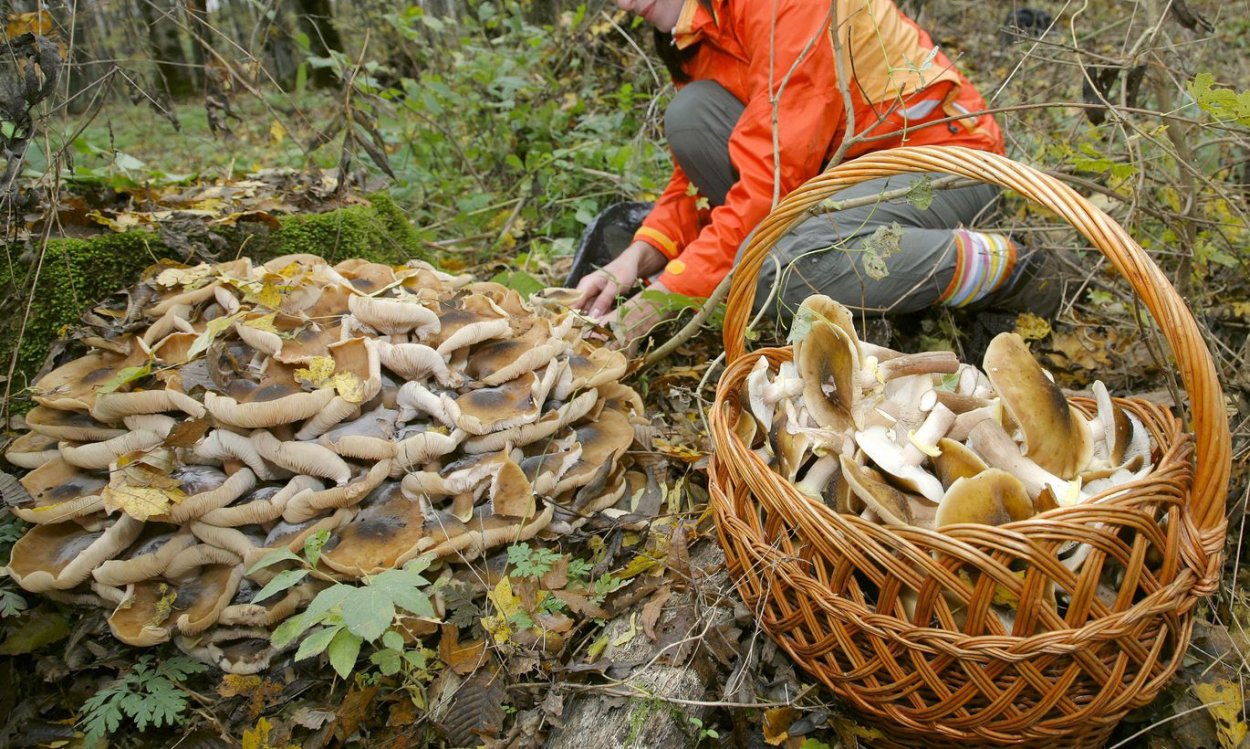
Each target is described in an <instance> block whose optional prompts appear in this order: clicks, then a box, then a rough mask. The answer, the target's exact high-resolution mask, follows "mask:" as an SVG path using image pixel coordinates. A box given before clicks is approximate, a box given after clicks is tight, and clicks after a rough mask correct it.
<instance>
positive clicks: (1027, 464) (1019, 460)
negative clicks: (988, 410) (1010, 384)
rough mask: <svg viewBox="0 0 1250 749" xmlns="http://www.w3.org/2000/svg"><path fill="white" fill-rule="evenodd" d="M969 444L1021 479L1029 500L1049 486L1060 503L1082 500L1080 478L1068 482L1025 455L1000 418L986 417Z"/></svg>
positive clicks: (973, 431) (971, 435)
mask: <svg viewBox="0 0 1250 749" xmlns="http://www.w3.org/2000/svg"><path fill="white" fill-rule="evenodd" d="M968 444H969V446H970V447H971V448H972V449H973V451H975V452H976V453H977V454H978V455H979V456H981V457H982V458H983V459H984V460H985V462H986V463H987V464H988V465H989V466H990V467H991V468H1001V469H1002V470H1004V471H1006V472H1008V473H1010V474H1012V475H1013V476H1015V477H1016V478H1018V479H1020V481H1021V483H1023V484H1024V488H1025V489H1026V490H1027V491H1028V493H1029V498H1030V499H1034V500H1036V499H1037V497H1038V495H1039V494H1041V493H1042V489H1044V488H1046V487H1050V490H1051V492H1053V493H1054V496H1055V500H1056V501H1057V502H1058V503H1059V504H1060V506H1064V507H1066V506H1070V505H1073V504H1076V502H1077V501H1078V500H1079V499H1080V496H1081V482H1080V481H1079V480H1077V481H1065V480H1064V479H1062V478H1059V477H1058V476H1056V475H1054V474H1053V473H1051V472H1049V471H1047V470H1046V469H1045V468H1042V467H1041V466H1040V465H1038V464H1037V463H1035V462H1033V461H1032V460H1030V459H1029V458H1027V457H1025V456H1024V455H1022V454H1021V453H1020V448H1019V446H1018V445H1016V442H1015V440H1013V439H1012V438H1011V435H1009V434H1007V430H1005V429H1003V427H1002V425H1001V424H999V423H998V422H997V421H994V420H992V419H985V420H983V421H981V422H980V423H979V424H977V425H976V426H975V427H973V429H972V432H971V433H970V434H969V435H968Z"/></svg>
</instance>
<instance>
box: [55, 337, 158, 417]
mask: <svg viewBox="0 0 1250 749" xmlns="http://www.w3.org/2000/svg"><path fill="white" fill-rule="evenodd" d="M132 349H133V351H132V353H131V355H129V356H119V355H117V354H114V353H111V352H104V351H95V352H92V353H89V354H87V355H86V356H81V357H79V358H77V359H74V360H73V361H70V362H68V363H66V364H63V365H62V366H60V367H57V368H56V369H54V370H52V371H51V372H49V373H47V374H46V375H44V376H43V377H40V378H39V381H38V382H36V383H35V385H34V388H33V389H34V391H35V396H34V397H35V402H36V403H38V404H40V405H42V406H47V407H48V408H56V409H60V410H62V411H90V410H91V407H92V406H93V405H94V404H95V396H96V391H97V390H99V389H100V388H101V387H103V386H104V385H106V384H108V383H109V382H110V380H113V379H114V378H116V377H117V376H118V375H119V373H120V372H121V371H122V370H123V369H125V368H127V367H137V366H139V365H141V364H143V362H145V361H146V360H147V358H148V357H147V352H146V351H145V350H143V347H142V346H141V345H139V344H138V343H137V342H133V341H132Z"/></svg>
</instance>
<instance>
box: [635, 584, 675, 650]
mask: <svg viewBox="0 0 1250 749" xmlns="http://www.w3.org/2000/svg"><path fill="white" fill-rule="evenodd" d="M672 594H673V589H672V588H670V587H669V586H667V585H665V586H663V587H661V588H660V589H659V590H657V591H656V592H655V593H654V594H652V596H651V600H649V601H647V602H646V604H644V605H643V607H642V631H643V633H644V634H646V636H647V639H648V640H650V641H652V642H655V638H656V634H655V625H656V623H657V622H659V621H660V614H662V613H664V604H665V603H667V602H668V597H669V596H671V595H672Z"/></svg>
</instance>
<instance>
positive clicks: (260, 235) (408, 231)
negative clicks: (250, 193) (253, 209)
mask: <svg viewBox="0 0 1250 749" xmlns="http://www.w3.org/2000/svg"><path fill="white" fill-rule="evenodd" d="M370 201H371V202H370V203H369V204H368V205H351V206H347V207H345V208H340V209H339V210H337V211H330V212H328V213H311V214H299V215H294V216H285V217H283V218H282V219H281V224H282V226H281V228H279V229H277V230H276V231H274V230H270V229H268V227H267V226H265V225H263V224H255V223H252V224H245V225H243V228H241V229H240V230H239V236H240V237H241V239H240V240H239V241H238V245H239V246H240V247H241V248H242V251H241V254H245V255H248V256H249V257H251V258H253V259H255V260H267V259H269V258H272V257H276V256H278V255H287V254H292V253H299V252H307V253H312V254H314V255H320V256H321V257H324V258H325V259H326V260H329V261H330V262H333V263H337V262H339V261H341V260H346V259H348V258H353V257H359V258H364V259H366V260H372V261H375V262H379V263H403V262H407V261H408V260H410V259H412V258H424V257H425V254H424V253H423V252H422V250H421V239H420V236H419V235H418V232H417V231H416V229H414V228H413V227H412V225H411V224H410V223H408V220H407V219H406V218H405V217H404V215H403V213H402V212H401V211H400V210H399V208H397V207H396V206H395V203H394V201H392V200H391V198H390V196H388V195H384V194H377V195H374V196H372V197H371V198H370Z"/></svg>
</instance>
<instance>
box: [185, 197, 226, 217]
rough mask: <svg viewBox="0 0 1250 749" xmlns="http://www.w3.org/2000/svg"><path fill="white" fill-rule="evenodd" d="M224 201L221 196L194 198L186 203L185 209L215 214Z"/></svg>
mask: <svg viewBox="0 0 1250 749" xmlns="http://www.w3.org/2000/svg"><path fill="white" fill-rule="evenodd" d="M225 204H226V201H224V200H222V199H221V198H206V199H203V200H195V201H192V202H191V203H190V204H188V205H187V207H186V209H185V210H189V211H197V212H203V213H205V214H207V215H209V216H213V215H216V214H217V213H218V212H220V211H221V209H222V206H224V205H225Z"/></svg>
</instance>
